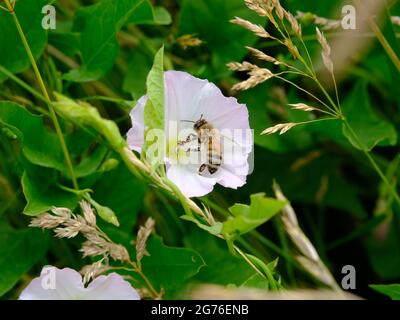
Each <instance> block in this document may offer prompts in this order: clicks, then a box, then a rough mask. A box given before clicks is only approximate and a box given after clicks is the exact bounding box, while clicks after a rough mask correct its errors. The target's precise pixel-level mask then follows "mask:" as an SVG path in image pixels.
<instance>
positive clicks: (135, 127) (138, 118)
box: [127, 96, 147, 152]
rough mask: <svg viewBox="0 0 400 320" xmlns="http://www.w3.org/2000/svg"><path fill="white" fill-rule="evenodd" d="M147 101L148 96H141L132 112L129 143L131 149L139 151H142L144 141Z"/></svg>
mask: <svg viewBox="0 0 400 320" xmlns="http://www.w3.org/2000/svg"><path fill="white" fill-rule="evenodd" d="M146 102H147V96H143V97H141V98H140V99H139V100H138V102H137V104H136V106H135V107H134V108H133V109H132V111H131V113H130V116H131V121H132V127H131V128H130V129H129V131H128V133H127V143H128V146H129V148H131V150H135V151H137V152H140V151H141V149H142V146H143V143H144V130H145V128H144V107H145V105H146Z"/></svg>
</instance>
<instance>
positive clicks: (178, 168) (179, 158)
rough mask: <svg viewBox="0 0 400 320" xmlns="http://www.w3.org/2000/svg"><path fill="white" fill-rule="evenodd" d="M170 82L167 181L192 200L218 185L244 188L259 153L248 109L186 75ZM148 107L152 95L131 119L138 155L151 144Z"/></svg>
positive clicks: (176, 74) (169, 76) (131, 141)
mask: <svg viewBox="0 0 400 320" xmlns="http://www.w3.org/2000/svg"><path fill="white" fill-rule="evenodd" d="M164 79H165V83H164V86H165V90H164V92H165V113H164V114H165V126H164V138H163V140H164V143H165V149H164V150H165V158H164V159H163V160H164V161H165V165H166V173H167V177H168V178H169V179H170V180H171V181H172V182H173V183H175V184H176V185H177V186H178V188H179V189H180V190H181V192H182V193H183V194H185V195H186V196H188V197H200V196H203V195H206V194H207V193H209V192H211V191H212V190H213V188H214V185H215V184H217V183H218V184H220V185H222V186H224V187H227V188H234V189H236V188H238V187H241V186H243V185H244V184H245V183H246V177H247V175H248V174H249V171H250V165H249V161H248V160H249V155H250V153H251V151H252V149H253V134H252V131H251V130H250V126H249V115H248V110H247V107H246V105H244V104H239V103H238V102H237V100H236V99H235V98H233V97H225V96H224V95H223V94H222V92H221V91H220V89H219V88H218V87H217V86H216V85H214V84H213V83H210V82H208V81H207V80H201V79H198V78H195V77H193V76H191V75H190V74H188V73H185V72H180V71H167V72H165V73H164ZM146 102H147V96H143V97H142V98H140V99H139V101H138V103H137V105H136V106H135V107H134V108H133V110H132V111H131V114H130V115H131V120H132V128H131V129H130V130H129V131H128V134H127V142H128V145H129V147H130V148H131V149H132V150H135V151H137V152H141V151H142V147H143V145H144V140H145V131H146V128H145V124H144V109H145V105H146ZM147 136H148V133H147V135H146V137H147Z"/></svg>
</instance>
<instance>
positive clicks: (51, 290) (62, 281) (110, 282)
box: [19, 266, 140, 300]
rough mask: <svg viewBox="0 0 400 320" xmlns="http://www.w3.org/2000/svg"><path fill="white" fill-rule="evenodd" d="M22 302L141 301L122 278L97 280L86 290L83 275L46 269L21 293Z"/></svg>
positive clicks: (108, 276)
mask: <svg viewBox="0 0 400 320" xmlns="http://www.w3.org/2000/svg"><path fill="white" fill-rule="evenodd" d="M19 299H20V300H139V299H140V297H139V294H138V293H137V292H136V290H135V289H134V288H132V286H131V285H130V284H129V282H127V281H125V280H124V279H123V278H122V277H121V276H120V275H118V274H116V273H111V274H109V275H107V276H99V277H97V278H95V279H94V280H93V281H92V282H91V283H90V284H89V285H88V287H87V288H85V286H84V284H83V281H82V276H81V275H80V274H79V273H78V272H77V271H75V270H73V269H70V268H64V269H58V268H56V267H52V266H46V267H44V268H43V269H42V272H41V274H40V277H38V278H35V279H33V280H32V281H31V283H30V284H29V285H28V286H27V287H26V288H25V289H24V291H22V293H21V295H20V297H19Z"/></svg>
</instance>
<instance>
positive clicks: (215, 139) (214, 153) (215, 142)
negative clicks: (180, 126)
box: [178, 115, 222, 175]
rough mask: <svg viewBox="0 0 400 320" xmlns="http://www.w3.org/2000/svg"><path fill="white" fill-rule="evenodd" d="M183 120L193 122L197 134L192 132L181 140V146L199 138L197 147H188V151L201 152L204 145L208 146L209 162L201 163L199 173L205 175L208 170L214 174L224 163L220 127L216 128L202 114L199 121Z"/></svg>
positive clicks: (179, 143)
mask: <svg viewBox="0 0 400 320" xmlns="http://www.w3.org/2000/svg"><path fill="white" fill-rule="evenodd" d="M182 121H183V122H192V123H193V130H194V131H195V132H196V134H193V133H192V134H190V135H188V136H187V138H186V140H184V141H179V142H178V145H179V146H184V145H185V144H188V143H190V142H192V141H195V140H197V142H198V146H197V147H196V148H188V149H186V152H187V153H190V152H191V151H197V152H199V151H200V150H201V147H202V146H205V147H206V148H207V162H206V163H203V164H201V165H200V167H199V170H198V173H199V175H203V174H204V173H205V171H206V169H207V170H208V172H209V173H210V174H214V173H216V172H217V171H218V169H219V168H220V166H221V164H222V143H221V135H220V132H219V130H218V129H216V128H214V127H213V126H212V125H211V124H210V123H209V122H208V121H207V120H206V119H204V118H203V115H201V117H200V119H199V120H197V121H191V120H182Z"/></svg>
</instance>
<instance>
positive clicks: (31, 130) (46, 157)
mask: <svg viewBox="0 0 400 320" xmlns="http://www.w3.org/2000/svg"><path fill="white" fill-rule="evenodd" d="M0 124H3V125H5V126H6V128H8V129H9V130H11V131H12V132H13V133H14V134H15V135H16V137H17V138H18V139H19V140H20V141H21V144H22V152H23V155H24V156H25V157H26V158H27V159H28V160H29V161H30V162H32V163H34V164H36V165H38V166H42V167H47V168H54V169H57V170H59V171H61V172H63V173H64V174H66V175H67V176H68V175H69V172H68V169H67V167H66V165H65V161H64V154H63V152H62V149H61V147H60V142H59V140H58V137H57V136H56V134H54V133H52V132H50V131H49V130H47V128H46V126H45V124H44V123H43V116H37V115H34V114H32V113H30V112H29V111H28V110H26V109H25V108H24V107H22V106H20V105H18V104H16V103H13V102H8V101H1V102H0ZM65 140H66V142H67V145H68V149H69V152H70V154H71V157H72V158H73V159H75V158H77V159H78V158H79V159H80V161H79V162H78V161H75V163H74V171H75V174H76V176H77V177H84V176H87V175H89V174H91V173H93V172H94V171H95V170H96V169H97V168H98V167H99V165H100V164H101V162H102V161H103V159H104V156H105V154H106V152H107V148H106V147H105V146H102V145H97V146H96V147H95V148H94V146H93V135H90V134H88V133H87V132H85V131H83V130H79V131H75V132H74V133H72V134H69V135H67V136H65ZM89 149H90V156H82V155H83V154H85V155H87V153H88V150H89Z"/></svg>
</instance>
